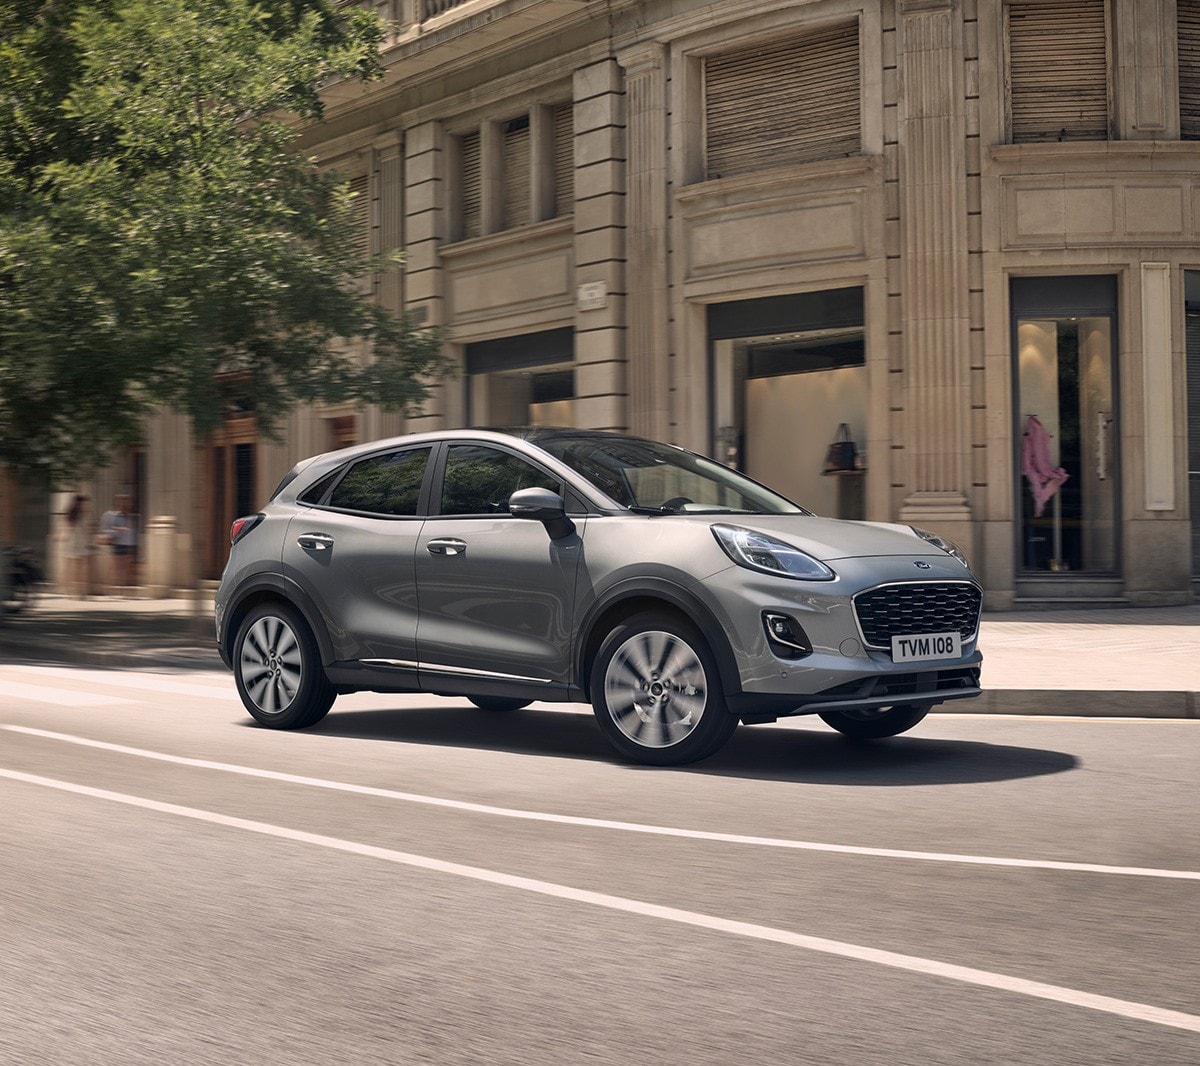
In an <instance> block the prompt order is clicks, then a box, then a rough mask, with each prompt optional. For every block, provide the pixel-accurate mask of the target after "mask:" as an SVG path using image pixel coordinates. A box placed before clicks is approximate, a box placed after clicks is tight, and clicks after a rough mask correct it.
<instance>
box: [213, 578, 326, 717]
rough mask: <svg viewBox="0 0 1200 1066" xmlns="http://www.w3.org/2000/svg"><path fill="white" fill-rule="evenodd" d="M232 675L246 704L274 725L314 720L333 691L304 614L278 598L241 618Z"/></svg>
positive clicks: (324, 713) (256, 715)
mask: <svg viewBox="0 0 1200 1066" xmlns="http://www.w3.org/2000/svg"><path fill="white" fill-rule="evenodd" d="M233 675H234V678H235V680H236V681H237V690H238V695H239V696H241V697H242V703H243V704H245V706H246V710H248V711H249V712H250V714H251V715H252V716H253V717H254V720H255V721H256V722H258V723H259V724H261V725H265V726H270V727H271V728H272V729H304V728H306V727H307V726H310V725H316V723H317V722H319V721H320V720H321V719H322V718H324V717H325V715H326V714H327V713H328V711H329V708H330V707H331V706H333V701H334V697H335V696H336V695H337V692H336V690H335V689H334V687H333V686H332V685H331V684H330V683H329V679H328V678H326V676H325V671H324V669H323V668H322V666H321V655H320V652H319V651H318V649H317V642H316V640H314V639H313V635H312V632H311V631H310V630H309V628H308V626H307V625H306V624H305V622H304V619H303V618H301V617H300V616H299V615H298V614H297V613H296V611H295V610H294V609H293V608H291V607H289V606H288V605H287V604H284V603H279V602H270V603H262V604H259V605H258V606H257V607H255V608H254V609H253V610H252V611H251V612H250V613H249V614H248V615H247V616H246V618H245V620H244V621H243V622H242V624H241V626H240V627H239V629H238V635H237V639H236V640H235V641H234V645H233Z"/></svg>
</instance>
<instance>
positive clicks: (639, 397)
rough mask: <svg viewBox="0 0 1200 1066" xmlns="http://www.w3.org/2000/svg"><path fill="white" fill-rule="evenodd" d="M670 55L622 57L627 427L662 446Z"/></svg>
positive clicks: (654, 51)
mask: <svg viewBox="0 0 1200 1066" xmlns="http://www.w3.org/2000/svg"><path fill="white" fill-rule="evenodd" d="M665 57H666V53H665V49H664V47H663V46H662V45H661V44H658V43H656V42H651V43H647V44H644V45H641V46H639V47H638V48H636V49H633V50H631V51H629V52H626V53H624V54H623V55H621V56H620V57H619V59H620V62H621V65H622V66H623V67H624V68H625V95H626V108H627V114H628V130H627V146H628V162H627V164H626V171H627V175H628V178H627V180H628V197H629V199H628V205H627V220H628V226H629V229H628V236H627V247H628V259H627V262H626V270H627V279H628V285H629V297H628V323H629V338H628V355H629V376H628V381H629V425H630V428H631V429H632V430H633V431H634V432H635V433H640V434H642V435H644V436H647V437H651V438H654V439H658V440H662V439H664V438H666V437H667V436H668V435H669V433H670V423H671V409H670V408H671V403H670V378H669V374H670V350H669V346H670V338H669V333H668V328H667V316H668V303H667V298H668V292H667V76H666V69H665V63H666V58H665Z"/></svg>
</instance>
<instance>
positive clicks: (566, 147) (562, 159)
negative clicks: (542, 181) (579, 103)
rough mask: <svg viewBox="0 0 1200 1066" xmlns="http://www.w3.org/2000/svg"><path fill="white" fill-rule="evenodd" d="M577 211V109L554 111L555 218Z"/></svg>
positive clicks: (564, 107)
mask: <svg viewBox="0 0 1200 1066" xmlns="http://www.w3.org/2000/svg"><path fill="white" fill-rule="evenodd" d="M574 209H575V107H574V105H573V104H559V105H558V106H557V107H556V108H555V109H554V212H553V217H554V218H561V217H562V216H563V215H569V214H571V213H572V212H573V211H574Z"/></svg>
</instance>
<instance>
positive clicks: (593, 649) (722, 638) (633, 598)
mask: <svg viewBox="0 0 1200 1066" xmlns="http://www.w3.org/2000/svg"><path fill="white" fill-rule="evenodd" d="M646 611H666V612H667V613H670V614H674V615H677V616H678V617H680V618H682V619H683V620H684V621H685V622H688V623H689V624H691V625H693V626H695V627H696V628H697V629H698V630H700V635H701V636H702V637H704V639H705V641H706V642H707V643H708V646H709V649H710V650H711V651H712V654H713V658H714V659H716V661H717V669H718V670H719V671H720V674H721V691H722V692H723V693H724V694H725V695H726V696H732V695H736V694H737V693H739V692H741V675H740V673H739V672H738V667H737V660H736V658H735V657H734V654H733V649H732V647H731V646H730V644H729V635H728V633H727V631H726V630H725V627H724V626H722V625H721V624H720V623H719V622H718V621H717V619H716V617H715V616H714V615H713V613H712V611H711V610H710V609H709V607H708V606H707V605H706V604H705V603H704V601H703V600H701V599H700V598H699V597H698V596H696V595H695V594H693V593H691V592H689V591H688V590H687V589H684V588H681V587H679V586H678V585H674V584H671V583H670V582H667V581H662V580H653V579H651V580H650V581H638V582H636V583H632V582H631V583H630V584H628V585H622V586H618V587H617V588H614V589H610V590H609V591H608V592H607V593H605V594H604V596H602V597H601V598H600V599H598V600H597V601H596V602H595V603H594V604H593V605H592V607H591V609H590V610H589V611H588V613H587V615H586V617H585V619H584V623H583V625H582V626H581V627H580V632H581V633H582V634H583V639H581V640H580V642H579V646H578V649H577V651H576V660H575V671H576V677H578V678H579V687H580V689H581V690H582V692H583V696H584V698H585V700H590V699H591V692H590V688H591V678H592V664H593V663H594V662H595V660H596V655H597V653H598V652H599V650H600V645H601V644H602V643H603V642H604V638H605V637H606V636H607V635H608V634H609V633H610V632H611V631H612V628H613V626H615V625H617V624H618V623H620V622H622V621H623V620H624V619H626V618H630V617H632V616H633V615H635V614H642V613H643V612H646Z"/></svg>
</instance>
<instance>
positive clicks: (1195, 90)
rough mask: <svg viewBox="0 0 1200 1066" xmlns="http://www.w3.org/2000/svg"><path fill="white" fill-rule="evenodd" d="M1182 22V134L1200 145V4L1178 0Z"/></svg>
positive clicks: (1180, 75)
mask: <svg viewBox="0 0 1200 1066" xmlns="http://www.w3.org/2000/svg"><path fill="white" fill-rule="evenodd" d="M1176 4H1177V8H1176V11H1177V17H1178V19H1179V133H1180V136H1181V137H1182V138H1183V139H1184V140H1185V141H1200V0H1176Z"/></svg>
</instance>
